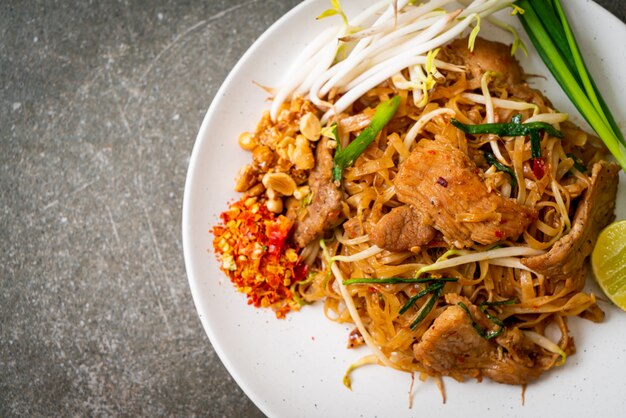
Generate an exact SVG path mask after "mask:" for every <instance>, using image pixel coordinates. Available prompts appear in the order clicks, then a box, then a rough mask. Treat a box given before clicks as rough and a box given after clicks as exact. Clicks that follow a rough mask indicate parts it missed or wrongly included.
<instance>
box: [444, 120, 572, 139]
mask: <svg viewBox="0 0 626 418" xmlns="http://www.w3.org/2000/svg"><path fill="white" fill-rule="evenodd" d="M450 123H451V124H452V125H454V126H455V127H457V128H458V129H460V130H461V131H463V132H465V133H466V134H470V135H480V134H494V135H498V136H526V135H531V133H532V132H537V133H538V132H539V131H544V132H547V133H548V134H549V135H551V136H554V137H557V138H563V133H562V132H561V131H559V130H558V129H555V128H554V126H552V125H550V124H549V123H545V122H528V123H516V122H512V123H481V124H478V125H466V124H464V123H461V122H459V121H458V120H456V119H454V118H452V119H450Z"/></svg>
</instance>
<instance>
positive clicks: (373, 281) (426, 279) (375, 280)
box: [342, 277, 459, 285]
mask: <svg viewBox="0 0 626 418" xmlns="http://www.w3.org/2000/svg"><path fill="white" fill-rule="evenodd" d="M458 280H459V279H456V278H452V277H440V278H435V277H422V278H420V279H413V278H410V279H407V278H404V277H387V278H383V279H380V278H370V277H363V278H354V279H347V280H344V281H343V282H342V283H343V284H344V285H349V284H398V283H428V282H437V281H439V282H456V281H458Z"/></svg>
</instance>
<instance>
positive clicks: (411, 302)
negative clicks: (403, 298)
mask: <svg viewBox="0 0 626 418" xmlns="http://www.w3.org/2000/svg"><path fill="white" fill-rule="evenodd" d="M445 285H446V284H445V283H435V284H431V285H430V286H428V287H427V288H426V289H424V290H422V291H421V292H419V293H418V294H417V295H414V296H411V298H410V299H409V300H408V301H407V302H406V303H405V304H404V306H403V307H402V308H400V312H399V314H400V315H402V314H403V313H405V312H406V311H408V310H409V308H410V307H411V306H413V305H414V304H415V302H417V300H418V299H420V298H422V297H424V296H426V295H427V294H429V293H430V292H433V291H435V290H439V289H441V288H443V287H444V286H445Z"/></svg>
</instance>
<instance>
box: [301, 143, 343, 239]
mask: <svg viewBox="0 0 626 418" xmlns="http://www.w3.org/2000/svg"><path fill="white" fill-rule="evenodd" d="M332 167H333V156H332V154H331V152H330V149H328V139H327V138H322V139H321V140H320V141H319V144H318V145H317V149H316V151H315V167H313V169H312V170H311V174H310V175H309V186H310V187H311V193H312V195H313V197H312V200H311V204H310V205H309V206H307V207H306V210H307V214H306V216H305V217H304V219H302V220H296V222H295V225H294V232H293V234H294V235H293V236H294V240H295V242H296V244H298V245H299V246H300V247H306V245H307V244H309V243H310V242H312V241H313V240H314V239H316V238H319V237H320V236H322V234H323V233H324V231H326V230H328V229H331V228H334V227H335V226H336V225H337V224H338V223H339V221H340V220H341V208H342V202H343V195H342V193H341V190H339V188H338V187H337V186H335V184H334V183H333V180H332ZM293 213H295V211H293Z"/></svg>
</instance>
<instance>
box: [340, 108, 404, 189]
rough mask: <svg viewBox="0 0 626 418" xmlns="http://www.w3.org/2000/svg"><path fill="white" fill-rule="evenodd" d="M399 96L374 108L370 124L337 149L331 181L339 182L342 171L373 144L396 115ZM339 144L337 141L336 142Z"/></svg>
mask: <svg viewBox="0 0 626 418" xmlns="http://www.w3.org/2000/svg"><path fill="white" fill-rule="evenodd" d="M401 100H402V99H401V97H400V96H394V97H393V98H391V99H389V100H387V101H384V102H381V103H380V104H379V105H378V106H376V112H375V113H374V116H373V117H372V121H371V122H370V124H369V125H368V126H367V127H366V128H365V129H363V131H361V133H360V134H359V136H357V137H356V139H355V140H354V141H352V142H351V143H350V144H348V145H347V146H346V147H345V148H343V149H341V148H340V147H338V148H337V149H336V150H335V157H334V158H333V170H332V174H333V181H341V176H342V173H343V170H344V169H346V168H347V167H349V166H351V165H352V164H354V162H355V161H356V159H357V158H359V156H360V155H361V154H362V153H363V152H364V151H365V150H366V149H367V147H368V146H369V145H370V144H371V143H372V142H374V140H375V139H376V137H377V136H378V134H379V133H380V131H382V130H383V128H384V127H385V126H386V125H387V123H389V121H390V120H391V118H392V117H393V115H395V114H396V110H398V106H400V101H401ZM337 143H339V141H337Z"/></svg>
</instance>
